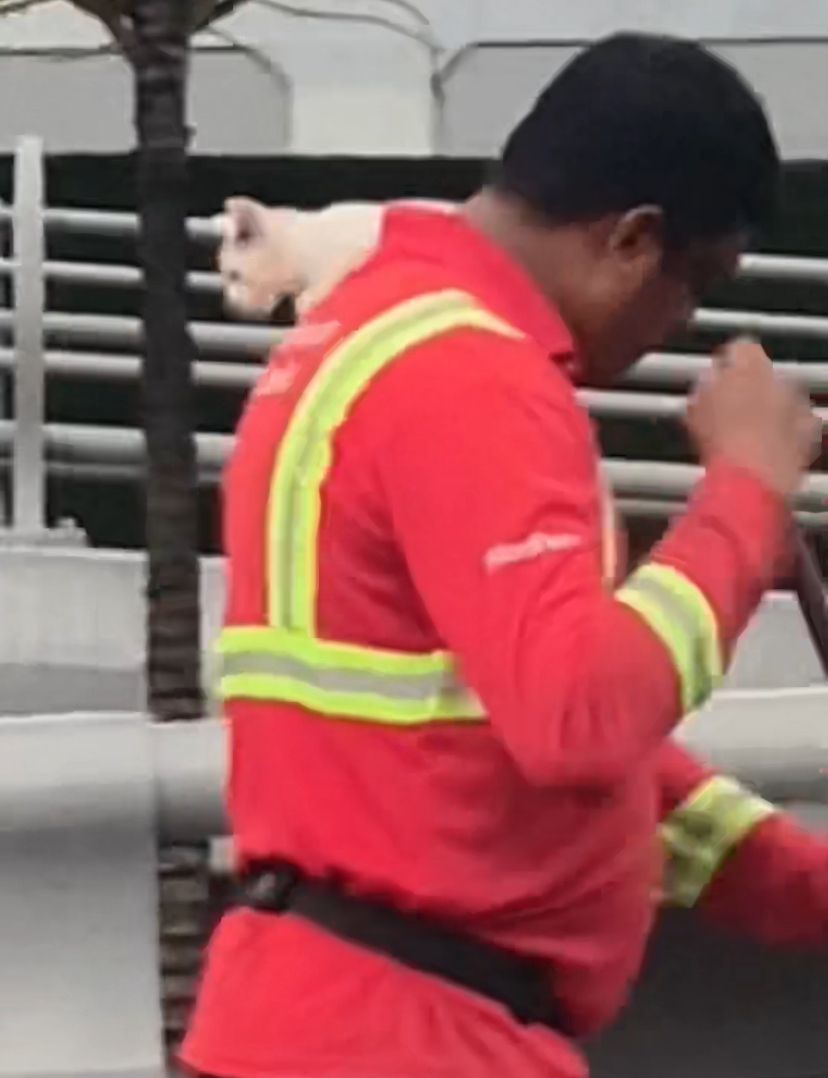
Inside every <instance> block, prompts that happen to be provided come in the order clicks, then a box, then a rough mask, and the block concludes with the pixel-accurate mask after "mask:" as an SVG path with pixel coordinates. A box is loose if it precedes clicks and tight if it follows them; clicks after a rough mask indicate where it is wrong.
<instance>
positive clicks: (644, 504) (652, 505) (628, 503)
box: [616, 498, 828, 530]
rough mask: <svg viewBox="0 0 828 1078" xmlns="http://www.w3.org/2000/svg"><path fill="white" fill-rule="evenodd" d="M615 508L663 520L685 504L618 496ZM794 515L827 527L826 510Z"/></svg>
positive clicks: (806, 524)
mask: <svg viewBox="0 0 828 1078" xmlns="http://www.w3.org/2000/svg"><path fill="white" fill-rule="evenodd" d="M616 508H617V510H618V512H619V513H620V514H621V516H623V517H625V518H627V519H628V520H629V519H645V520H663V519H665V518H667V519H669V518H670V517H676V516H681V514H682V513H683V512H684V511H685V510H686V508H687V505H686V503H685V502H681V501H672V500H671V501H668V500H665V499H663V498H618V499H617V500H616ZM794 516H795V517H796V519H797V522H798V523H799V524H800V525H801V526H802V527H803V528H808V529H810V530H817V529H820V528H825V527H828V512H824V513H817V512H809V511H807V510H804V509H803V510H799V511H797V512H796V513H795V514H794Z"/></svg>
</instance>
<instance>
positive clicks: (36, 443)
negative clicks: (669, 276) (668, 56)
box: [12, 136, 46, 538]
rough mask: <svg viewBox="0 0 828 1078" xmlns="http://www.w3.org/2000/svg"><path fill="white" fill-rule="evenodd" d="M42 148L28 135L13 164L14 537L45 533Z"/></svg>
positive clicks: (18, 149) (40, 144) (34, 536)
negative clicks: (15, 535)
mask: <svg viewBox="0 0 828 1078" xmlns="http://www.w3.org/2000/svg"><path fill="white" fill-rule="evenodd" d="M43 198H44V181H43V144H42V142H41V140H40V139H39V138H35V137H30V136H27V137H25V138H22V139H20V141H19V142H18V144H17V150H16V152H15V161H14V207H13V213H12V220H13V223H14V237H13V257H14V260H15V270H14V350H15V369H14V414H15V428H14V445H13V456H12V528H13V530H14V532H15V533H16V534H17V537H18V538H23V536H24V535H25V536H26V537H27V538H28V537H31V538H36V537H38V536H39V535H40V534H41V533H42V532H43V531H44V530H45V510H46V462H45V459H44V448H45V439H44V428H43V424H44V418H45V416H44V398H45V373H46V364H45V356H44V350H45V340H44V325H43V324H44V306H45V281H44V276H43V263H44V260H45V254H46V251H45V248H46V240H45V231H44V221H43Z"/></svg>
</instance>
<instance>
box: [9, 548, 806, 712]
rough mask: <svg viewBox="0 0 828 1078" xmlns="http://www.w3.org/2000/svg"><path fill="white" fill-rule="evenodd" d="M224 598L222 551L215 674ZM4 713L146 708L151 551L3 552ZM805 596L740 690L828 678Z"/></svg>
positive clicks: (778, 602) (757, 642)
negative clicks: (146, 554)
mask: <svg viewBox="0 0 828 1078" xmlns="http://www.w3.org/2000/svg"><path fill="white" fill-rule="evenodd" d="M223 602H224V575H223V571H222V563H221V560H220V559H218V558H205V559H203V561H202V608H203V623H202V638H203V640H204V642H205V680H206V681H207V682H208V683H209V680H210V676H211V668H212V661H211V658H210V654H209V644H210V642H211V641H212V640H213V639H215V636H216V634H217V632H218V628H219V625H220V620H221V613H222V607H223ZM0 612H2V615H1V616H0V714H5V715H10V714H23V713H32V712H61V711H74V710H79V709H80V710H89V709H91V710H97V709H103V710H113V709H114V710H133V709H140V708H141V707H142V706H143V698H144V687H143V663H144V620H145V600H144V559H143V557H142V555H140V554H139V553H137V552H132V551H117V550H89V549H84V548H78V549H74V548H67V549H54V548H31V547H19V548H9V549H2V550H0ZM823 680H824V679H823V677H822V674H821V670H820V667H819V664H818V662H817V659H816V656H815V654H814V652H813V650H812V648H811V645H810V642H809V640H808V636H807V633H806V631H805V628H804V625H803V622H802V619H801V617H800V615H799V611H798V609H797V607H796V604H795V602H794V601H793V600H792V599H791V598H790V597H789V596H782V595H774V596H771V597H770V598H769V599H768V600H767V601H766V603H765V605H764V607H763V609H762V611H761V613H760V615H759V616H758V617H757V618H756V620H755V622H754V624H753V625H752V626H751V627H750V629H749V630H748V633H747V634H746V637H745V639H744V641H743V644H742V646H741V647H740V649H739V652H738V655H737V659H736V662H735V664H734V666H733V669H732V670H731V673H730V676H729V679H728V684H729V686H730V687H734V688H789V687H795V686H800V685H812V684H816V683H820V682H822V681H823Z"/></svg>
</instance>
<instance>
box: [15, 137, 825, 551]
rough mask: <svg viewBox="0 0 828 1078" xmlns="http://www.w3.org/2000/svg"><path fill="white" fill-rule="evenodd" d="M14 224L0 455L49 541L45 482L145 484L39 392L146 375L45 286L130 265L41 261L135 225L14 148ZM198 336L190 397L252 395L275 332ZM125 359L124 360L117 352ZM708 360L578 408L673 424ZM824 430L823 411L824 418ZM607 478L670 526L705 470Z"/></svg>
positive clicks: (236, 330) (766, 321)
mask: <svg viewBox="0 0 828 1078" xmlns="http://www.w3.org/2000/svg"><path fill="white" fill-rule="evenodd" d="M4 221H5V222H8V223H10V224H11V227H12V232H13V248H12V256H11V257H0V279H3V278H4V277H5V278H6V279H9V280H11V282H12V283H13V293H14V302H13V306H12V308H11V309H10V310H0V339H3V338H4V339H5V340H6V341H9V340H10V339H11V340H12V341H13V344H6V346H0V374H7V376H11V377H12V380H13V386H14V390H13V400H14V416H13V418H11V417H6V418H5V419H2V420H0V450H2V452H3V453H5V455H6V460H7V461H10V465H11V468H10V471H11V477H12V499H11V504H12V510H11V520H10V522H9V523H10V525H11V528H12V531H13V533H25V534H26V535H29V536H31V535H35V534H40V533H43V532H44V530H45V524H46V521H45V488H46V476H47V474H54V475H68V476H75V477H83V478H87V479H93V480H94V479H95V478H96V477H99V478H101V479H112V478H123V479H130V478H133V477H135V476H137V475H138V474H139V473H140V468H141V462H142V459H143V437H142V434H141V432H140V431H139V430H137V429H129V428H125V427H120V428H119V427H115V426H96V425H87V424H78V423H50V422H46V419H45V411H44V401H45V386H46V384H47V381H48V379H49V378H50V377H53V376H60V377H61V378H83V379H96V380H99V381H101V382H104V383H106V382H109V383H116V382H126V381H133V380H135V379H137V377H138V375H139V370H140V360H139V358H138V355H139V353H140V348H141V339H142V334H141V323H140V320H139V319H138V318H134V317H123V316H116V315H103V314H85V313H67V312H59V311H51V310H48V309H47V306H46V285H47V283H48V282H60V283H64V284H69V285H90V284H91V285H99V286H104V287H107V288H112V289H120V290H124V289H126V290H131V289H135V288H137V287H139V286H140V284H141V272H140V270H139V269H138V268H137V267H135V266H130V265H113V264H101V263H96V262H74V261H60V260H50V259H49V258H47V255H46V252H47V238H48V237H49V236H50V235H56V234H73V235H81V236H90V237H91V236H95V237H102V236H105V237H130V236H134V235H136V233H137V218H136V216H135V215H134V214H131V213H122V212H99V211H92V210H76V209H63V208H53V207H49V206H47V205H46V204H45V200H44V182H43V148H42V145H41V143H40V142H39V140H37V139H34V138H26V139H23V140H21V142H20V143H19V145H18V148H17V152H16V160H15V169H14V198H13V203H12V205H11V206H0V224H2V222H4ZM189 233H190V236H191V238H192V239H193V240H194V241H196V242H198V243H202V244H215V242H216V241H217V230H216V225H215V223H214V222H213V221H211V220H207V219H191V220H190V222H189ZM741 272H742V275H743V276H744V277H746V278H752V279H757V280H759V279H761V280H779V281H796V282H809V283H817V284H828V259H811V258H793V257H790V258H789V257H781V256H765V255H748V256H746V257H745V258H744V259H743V262H742V268H741ZM188 285H189V288H190V289H191V290H193V291H194V292H196V293H200V294H212V295H218V294H219V293H220V291H221V286H220V280H219V277H218V274H217V273H210V272H192V273H190V275H189V279H188ZM694 326H695V328H697V329H698V330H702V331H713V332H717V333H718V332H728V333H744V332H747V333H754V334H761V335H762V336H780V335H781V336H784V337H798V338H801V339H803V340H818V341H825V342H826V349H828V316H826V317H821V316H815V315H801V314H769V313H764V312H756V311H740V310H718V309H701V310H699V311H697V313H696V315H695V318H694ZM191 330H192V334H193V337H194V340H195V343H196V346H197V349H198V356H199V358H198V362H197V363H196V365H195V370H194V377H195V381H196V383H197V384H198V385H202V386H211V387H216V388H227V389H228V390H229V389H233V390H244V389H246V388H247V387H248V386H249V385H250V384H251V383H252V382H253V380H254V379H255V377H256V375H257V371H258V370H259V369H260V367H259V363H260V361H261V357H262V356H263V354H264V353H265V352H266V351H267V350H268V348H269V347H270V346H271V345H272V344H273V343H274V342H275V341H277V340H278V339H279V331H278V330H276V329H274V328H271V327H267V326H261V325H242V324H231V323H227V322H220V321H195V322H193V323H192V324H191ZM119 351H124V352H125V353H126V354H118V352H119ZM708 363H709V360H707V359H705V358H704V357H703V356H698V355H690V354H659V355H652V356H648V357H647V358H646V359H644V360H643V361H642V362H641V363H640V364H638V366H637V367H636V368H635V369H634V370H633V371H631V372H630V374H629V376H628V378H627V380H626V384H625V386H623V387H621V388H619V389H617V390H607V391H600V392H598V391H583V392H581V393H580V394H579V396H580V399H581V400H582V402H583V403H584V405H585V406H586V407H587V408H588V409H589V411H590V412H591V413H592V414H593V415H594V416H595V417H597V418H599V419H604V418H623V419H633V420H639V419H641V420H676V419H679V418H680V417H681V414H682V412H683V410H684V407H685V396H684V394H683V393H682V391H683V390H685V391H686V389H687V388H688V386H689V385H690V384H691V383H692V382H693V381H694V380H695V379H696V378H697V377H698V376H699V374H700V373H701V372H702V371H703V370H704V368H705V366H706V365H707V364H708ZM779 366H780V368H783V369H785V370H786V371H787V372H788V373H790V374H791V375H792V376H793V377H796V378H797V379H799V380H800V381H801V382H803V383H804V384H805V385H806V386H807V387H808V388H809V389H810V391H811V392H813V393H820V392H828V362H826V363H808V364H801V365H800V364H796V363H785V364H780V365H779ZM823 416H824V417H825V418H828V410H826V411H825V412H823ZM196 440H197V448H198V462H199V469H200V478H201V479H202V481H204V482H208V483H209V482H213V481H215V479H216V477H217V475H218V473H219V471H220V469H221V465H222V463H223V461H224V459H225V458H226V455H227V452H228V450H229V447H230V444H231V440H232V439H231V437H230V436H228V435H223V434H217V433H212V432H199V434H198V435H197V439H196ZM605 466H606V471H607V474H608V476H609V478H610V481H611V482H612V484H613V486H614V487H615V488H616V491H617V493H618V495H619V498H620V504H621V508H622V509H623V510H625V511H627V512H628V513H630V514H633V515H645V516H653V515H655V516H658V515H669V514H671V513H673V512H675V511H676V510H678V509H680V507H681V502H682V499H684V498H685V497H686V495H687V493H688V491H689V490H690V488H691V487H692V486H693V484H694V483H695V482H696V481H697V479H698V476H699V469H698V468H695V467H693V466H691V465H687V464H670V463H659V462H655V461H638V460H621V459H611V460H607V461H606V462H605ZM826 504H828V475H824V474H820V473H814V474H811V475H810V476H809V477H808V478H807V481H806V483H805V484H804V487H803V489H802V492H801V494H800V497H799V499H798V506H797V508H798V510H799V512H800V514H801V515H802V519H803V520H804V522H805V523H806V524H814V523H816V522H818V521H819V520H820V519H821V517H820V510H821V509H822V508H823V507H824V506H825V505H826Z"/></svg>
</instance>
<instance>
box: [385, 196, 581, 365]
mask: <svg viewBox="0 0 828 1078" xmlns="http://www.w3.org/2000/svg"><path fill="white" fill-rule="evenodd" d="M385 241H386V243H387V244H388V245H389V246H393V247H395V248H398V247H403V248H404V249H405V250H407V251H408V252H410V253H411V254H412V255H413V256H414V257H418V258H423V259H424V260H428V261H429V262H437V263H439V265H440V267H441V268H442V269H443V270H444V271H445V272H446V274H447V275H449V274H450V275H451V278H452V280H453V281H454V282H456V284H457V285H458V286H459V287H461V288H463V289H465V290H467V291H469V292H471V293H472V294H473V295H475V296H477V297H478V298H479V299H481V300H482V301H483V303H485V305H486V306H487V307H489V308H490V309H491V310H493V311H494V312H495V313H496V314H498V315H500V317H501V318H504V319H505V320H506V321H507V322H510V323H511V324H512V325H513V326H515V327H516V328H517V329H519V330H521V331H522V332H523V333H525V334H527V336H529V337H531V338H532V339H533V340H534V341H535V342H536V343H537V344H538V346H539V347H540V348H542V349H543V350H544V351H545V352H547V353H548V354H549V356H550V357H552V358H554V359H555V360H557V361H558V362H560V363H562V364H570V365H571V364H573V363H574V360H575V345H574V342H573V339H572V334H571V333H570V332H569V330H568V329H567V327H566V326H565V325H564V322H563V319H562V318H561V316H560V314H559V313H558V311H557V310H556V309H555V308H554V307H553V306H552V305H551V304H550V303H549V301H548V300H547V299H546V298H545V297H544V296H543V295H542V294H541V292H540V291H539V290H538V288H537V287H536V286H535V284H534V282H533V281H532V280H531V278H530V277H529V276H528V274H527V273H526V272H525V271H524V270H523V269H522V268H521V267H520V266H519V265H518V264H517V262H515V261H514V259H512V258H510V257H509V255H507V254H506V252H505V251H504V250H503V249H502V248H500V247H498V246H497V245H496V244H494V243H493V242H492V241H491V240H489V239H487V238H486V237H485V236H484V235H483V234H482V233H481V232H479V231H478V230H477V229H475V228H474V227H473V226H472V225H470V224H469V222H468V221H466V220H465V218H464V217H462V216H461V215H460V214H452V213H443V212H441V211H437V210H423V209H414V208H408V207H398V208H395V209H393V210H391V211H389V213H388V214H387V217H386V223H385Z"/></svg>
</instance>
